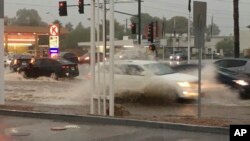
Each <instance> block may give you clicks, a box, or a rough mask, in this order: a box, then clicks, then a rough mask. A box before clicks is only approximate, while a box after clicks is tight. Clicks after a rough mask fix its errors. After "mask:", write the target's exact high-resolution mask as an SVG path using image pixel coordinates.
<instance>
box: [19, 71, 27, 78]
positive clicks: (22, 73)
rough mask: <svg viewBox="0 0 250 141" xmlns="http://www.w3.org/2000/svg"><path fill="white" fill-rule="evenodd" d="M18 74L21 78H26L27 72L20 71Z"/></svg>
mask: <svg viewBox="0 0 250 141" xmlns="http://www.w3.org/2000/svg"><path fill="white" fill-rule="evenodd" d="M20 74H21V76H22V77H23V78H28V77H27V73H26V72H25V71H21V72H20Z"/></svg>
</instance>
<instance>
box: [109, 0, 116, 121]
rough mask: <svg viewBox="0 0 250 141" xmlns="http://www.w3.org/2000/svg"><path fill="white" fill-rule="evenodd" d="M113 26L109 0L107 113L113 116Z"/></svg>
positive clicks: (112, 2) (111, 8) (112, 3)
mask: <svg viewBox="0 0 250 141" xmlns="http://www.w3.org/2000/svg"><path fill="white" fill-rule="evenodd" d="M114 29H115V26H114V0H110V19H109V30H110V34H109V35H110V47H109V52H110V53H109V71H110V73H109V74H110V75H109V80H110V85H109V86H110V87H109V96H110V97H109V110H110V111H109V115H110V116H114V38H115V36H114V35H115V31H114Z"/></svg>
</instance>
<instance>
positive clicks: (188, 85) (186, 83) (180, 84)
mask: <svg viewBox="0 0 250 141" xmlns="http://www.w3.org/2000/svg"><path fill="white" fill-rule="evenodd" d="M177 84H178V85H179V86H181V87H190V86H191V85H190V83H189V82H177Z"/></svg>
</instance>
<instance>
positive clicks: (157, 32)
mask: <svg viewBox="0 0 250 141" xmlns="http://www.w3.org/2000/svg"><path fill="white" fill-rule="evenodd" d="M158 34H159V26H158V22H157V21H156V22H155V37H158Z"/></svg>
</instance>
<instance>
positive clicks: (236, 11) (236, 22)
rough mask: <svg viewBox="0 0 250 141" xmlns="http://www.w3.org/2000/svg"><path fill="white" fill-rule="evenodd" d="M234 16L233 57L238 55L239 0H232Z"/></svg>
mask: <svg viewBox="0 0 250 141" xmlns="http://www.w3.org/2000/svg"><path fill="white" fill-rule="evenodd" d="M233 9H234V10H233V11H234V13H233V17H234V57H235V58H239V57H240V34H239V32H240V31H239V0H233Z"/></svg>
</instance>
